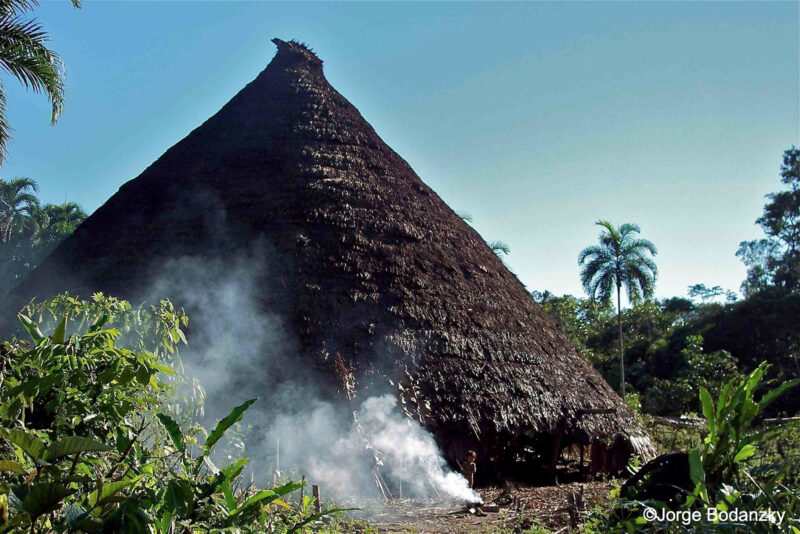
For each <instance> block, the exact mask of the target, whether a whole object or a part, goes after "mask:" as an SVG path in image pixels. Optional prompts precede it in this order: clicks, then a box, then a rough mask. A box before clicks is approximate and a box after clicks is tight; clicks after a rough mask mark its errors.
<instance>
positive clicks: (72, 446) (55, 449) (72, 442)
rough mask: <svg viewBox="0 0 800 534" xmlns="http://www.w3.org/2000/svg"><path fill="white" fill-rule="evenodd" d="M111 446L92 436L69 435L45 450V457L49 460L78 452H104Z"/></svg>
mask: <svg viewBox="0 0 800 534" xmlns="http://www.w3.org/2000/svg"><path fill="white" fill-rule="evenodd" d="M110 450H111V447H109V446H108V445H106V444H105V443H101V442H99V441H97V440H94V439H91V438H84V437H81V436H67V437H65V438H61V439H60V440H58V441H56V442H55V443H53V444H52V445H50V446H49V447H47V449H46V450H45V451H44V456H43V459H44V460H45V461H48V462H52V461H53V460H57V459H58V458H61V457H62V456H68V455H70V454H77V453H79V452H104V451H110Z"/></svg>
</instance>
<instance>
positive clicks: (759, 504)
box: [585, 363, 800, 532]
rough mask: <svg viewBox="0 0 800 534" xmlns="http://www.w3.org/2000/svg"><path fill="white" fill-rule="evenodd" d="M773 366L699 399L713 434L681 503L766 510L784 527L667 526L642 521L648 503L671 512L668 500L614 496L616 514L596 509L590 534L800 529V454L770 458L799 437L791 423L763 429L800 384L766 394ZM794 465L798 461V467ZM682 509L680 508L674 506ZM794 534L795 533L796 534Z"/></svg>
mask: <svg viewBox="0 0 800 534" xmlns="http://www.w3.org/2000/svg"><path fill="white" fill-rule="evenodd" d="M766 373H767V365H766V364H765V363H762V364H761V365H759V366H758V367H757V368H756V369H755V370H753V371H752V372H751V373H750V374H749V375H747V376H745V377H742V378H738V377H736V378H732V379H730V380H729V381H727V382H726V383H725V385H724V386H723V387H722V388H721V391H720V393H719V395H718V396H717V397H716V399H715V398H714V396H713V395H712V394H711V393H710V392H709V391H708V390H707V389H705V388H701V390H700V394H699V398H700V403H701V406H702V411H703V416H704V417H705V418H706V432H705V436H704V438H703V440H702V441H701V442H700V443H698V444H697V445H696V446H695V447H693V448H692V449H690V450H689V451H688V452H689V455H688V456H689V472H690V477H691V481H692V485H693V488H692V490H691V491H690V492H688V494H687V495H685V498H684V499H682V500H681V502H682V504H680V508H681V509H682V510H684V511H691V510H702V511H704V510H708V509H715V510H718V511H728V510H739V511H751V510H752V511H765V510H772V511H775V512H781V513H783V514H785V516H784V524H783V525H781V526H778V525H774V524H771V523H768V522H756V523H746V524H736V523H733V524H731V523H728V524H723V523H721V522H719V521H718V522H708V521H707V520H706V518H707V515H706V514H705V513H704V514H703V515H702V516H701V517H703V519H702V520H700V521H695V522H692V523H690V524H687V525H683V524H680V523H679V522H671V523H665V524H659V523H658V522H647V521H645V520H644V518H643V517H642V512H643V510H644V508H643V507H644V506H650V507H653V508H666V507H668V505H667V504H666V503H662V502H652V501H651V502H646V503H643V502H638V501H634V502H628V501H622V500H620V499H619V496H614V502H613V503H612V504H611V507H612V510H611V511H596V512H595V513H594V514H593V515H592V517H591V519H590V521H589V522H588V524H587V525H586V527H585V531H586V532H610V531H613V532H623V531H627V532H634V531H647V532H721V531H722V532H778V531H792V532H796V531H798V530H797V529H798V528H800V519H798V518H799V517H800V515H799V514H800V493H798V491H797V490H796V489H793V488H796V479H791V478H790V477H791V476H792V475H793V474H796V472H797V467H798V466H797V456H794V457H791V456H790V457H787V455H786V454H785V453H783V452H781V454H779V455H774V454H771V453H770V448H771V445H772V444H773V443H774V442H775V441H776V440H782V439H786V438H791V436H792V434H789V432H793V431H795V429H794V428H792V427H790V426H789V425H788V424H777V425H766V426H765V425H763V424H761V423H762V421H761V420H762V417H763V413H764V410H765V409H766V408H767V407H768V406H769V404H770V403H772V402H774V401H775V400H776V399H777V398H779V397H780V396H781V395H783V394H784V393H785V392H786V391H788V390H790V389H791V388H793V387H795V386H797V384H798V383H800V380H794V381H789V382H783V383H782V384H780V385H778V386H777V387H775V388H772V389H769V390H766V391H765V388H766V386H767V382H766V381H765V376H766ZM791 462H794V463H791ZM673 506H674V505H673ZM792 529H794V530H792Z"/></svg>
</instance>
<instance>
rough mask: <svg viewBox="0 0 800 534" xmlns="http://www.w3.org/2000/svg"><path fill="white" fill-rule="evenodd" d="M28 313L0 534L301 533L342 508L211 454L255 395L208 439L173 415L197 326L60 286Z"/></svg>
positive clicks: (2, 400)
mask: <svg viewBox="0 0 800 534" xmlns="http://www.w3.org/2000/svg"><path fill="white" fill-rule="evenodd" d="M20 319H21V322H22V324H23V326H24V328H25V331H26V333H27V334H29V335H30V338H31V339H30V341H26V340H16V341H10V342H4V343H3V344H2V347H1V350H0V508H2V509H1V510H0V511H1V512H2V514H0V533H1V532H21V531H24V532H31V533H36V532H98V533H102V532H132V533H139V532H141V533H164V534H166V533H173V532H209V533H210V532H224V531H231V532H234V531H235V532H240V533H246V532H266V531H273V530H275V529H278V531H281V532H293V531H299V529H301V528H303V529H311V530H317V529H318V528H319V526H320V525H321V519H322V518H323V516H324V515H326V514H328V513H333V512H335V510H329V511H326V512H324V513H323V514H313V513H311V511H310V510H308V509H306V508H303V507H302V506H297V505H295V506H293V505H292V504H290V501H288V500H287V498H288V497H289V496H290V495H291V494H292V492H294V491H296V490H297V489H299V488H300V485H299V484H296V483H292V482H290V483H287V484H284V485H282V486H279V487H276V488H272V489H257V488H254V487H250V486H246V487H245V486H243V485H242V483H241V476H242V470H243V468H244V467H245V465H246V463H247V460H246V459H241V460H237V461H234V462H233V463H231V464H230V465H227V466H225V467H223V468H222V469H218V468H217V467H216V466H215V465H214V464H213V463H212V462H211V461H210V459H209V458H208V455H209V454H210V453H211V451H212V449H213V448H214V446H215V445H216V444H218V443H219V441H220V439H221V438H222V437H223V435H224V434H225V432H226V431H228V430H230V428H231V427H232V426H233V425H235V424H236V423H237V422H238V421H240V420H241V419H242V417H243V416H244V415H245V412H246V410H247V409H248V408H249V407H250V406H251V405H252V404H253V402H255V400H254V399H253V400H250V401H247V402H245V403H243V404H242V405H240V406H238V407H236V408H234V409H233V410H232V411H231V413H230V414H229V415H228V416H227V417H225V418H223V419H222V420H221V421H219V423H218V424H217V426H216V428H215V429H214V430H213V431H212V432H211V433H210V434H209V435H208V437H207V438H206V439H205V440H204V442H202V443H201V442H200V440H198V439H196V437H195V435H194V434H193V433H190V432H184V431H183V430H182V428H181V423H179V422H178V421H179V420H181V419H185V417H180V416H182V415H184V414H181V413H178V414H177V415H178V416H179V417H178V418H177V419H176V418H175V416H174V415H176V414H175V413H174V410H170V411H171V412H173V413H166V412H165V411H164V410H165V409H167V408H168V407H169V406H170V404H169V402H170V401H172V400H174V392H173V389H174V388H173V386H174V380H175V379H176V376H177V375H176V374H175V372H174V371H173V369H172V367H170V366H171V365H175V363H176V356H175V355H176V345H177V344H178V343H181V342H182V341H183V339H184V336H183V331H182V328H183V327H185V325H186V324H187V323H186V318H185V316H184V315H183V313H182V312H181V311H177V310H175V309H174V307H173V306H172V304H171V303H169V302H167V301H162V302H161V303H160V305H159V306H158V307H151V308H150V309H134V308H132V307H131V306H130V304H129V303H127V302H125V301H120V300H117V299H113V298H109V297H105V296H102V295H99V294H98V295H95V296H94V298H93V299H92V301H91V302H84V301H81V300H78V299H75V298H72V297H69V296H65V295H62V296H60V297H58V298H56V299H53V300H50V301H47V302H44V303H41V304H38V305H31V306H29V307H28V308H27V309H26V310H24V312H23V313H21V314H20ZM43 332H49V334H45V333H43Z"/></svg>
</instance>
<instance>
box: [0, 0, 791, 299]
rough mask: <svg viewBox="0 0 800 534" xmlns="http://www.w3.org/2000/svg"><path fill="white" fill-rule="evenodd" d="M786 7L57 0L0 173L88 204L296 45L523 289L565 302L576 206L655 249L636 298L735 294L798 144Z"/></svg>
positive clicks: (45, 193) (18, 101)
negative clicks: (498, 253) (465, 220)
mask: <svg viewBox="0 0 800 534" xmlns="http://www.w3.org/2000/svg"><path fill="white" fill-rule="evenodd" d="M798 5H799V4H798V3H797V2H785V3H756V2H736V3H726V2H666V3H651V2H624V3H614V2H602V3H601V2H559V3H545V2H532V3H466V4H462V3H436V4H433V3H370V4H362V3H324V4H318V3H294V4H287V3H267V2H261V3H248V2H172V3H162V2H114V3H111V2H86V3H85V4H84V7H83V8H82V9H80V10H75V9H72V8H71V7H70V6H69V4H68V2H66V1H62V0H58V1H50V2H46V3H44V4H43V5H42V6H41V7H39V8H38V9H37V10H36V16H37V17H38V19H39V20H40V21H41V22H42V23H43V24H44V25H45V27H46V28H47V30H48V31H49V32H50V34H51V36H52V47H53V48H54V49H55V50H57V51H58V52H59V53H60V54H61V55H62V57H63V58H64V61H65V63H66V65H67V86H68V93H69V94H68V101H67V107H66V111H65V113H64V115H63V117H62V119H61V120H60V121H59V123H58V124H57V125H56V126H55V127H50V126H49V124H48V118H49V116H48V105H47V102H46V101H45V99H44V98H43V97H41V96H40V95H33V94H28V93H25V91H24V90H23V89H22V88H20V87H19V85H18V84H16V82H14V81H13V80H10V79H8V76H4V77H3V82H4V85H5V89H6V92H7V96H8V107H9V111H8V115H9V118H10V120H11V123H12V125H13V126H14V128H15V134H14V140H13V143H12V144H11V146H10V153H11V155H10V158H9V160H8V162H7V163H6V165H5V166H4V168H3V169H0V176H3V177H6V178H9V177H13V176H29V177H31V178H34V179H36V180H37V181H38V182H39V184H40V186H41V190H42V191H41V193H42V195H41V196H42V197H43V198H44V200H46V201H50V202H60V201H63V200H64V199H65V198H66V199H69V200H73V201H77V202H79V203H81V204H82V205H83V206H84V207H85V208H87V210H88V211H92V210H94V209H96V208H97V207H98V206H99V205H100V204H102V203H103V202H104V201H105V200H106V199H107V198H108V197H110V196H111V195H112V194H113V193H114V192H115V191H116V190H117V189H118V188H119V187H120V186H121V185H122V184H123V183H124V182H126V181H127V180H130V179H132V178H134V177H135V176H136V175H138V174H139V173H140V172H141V171H142V170H143V169H144V168H145V167H147V166H148V165H149V164H150V163H152V162H153V161H154V160H155V159H156V158H157V157H158V156H159V155H161V154H162V153H163V152H164V151H165V150H166V149H168V148H169V147H170V146H172V145H173V144H174V143H175V142H177V141H178V140H179V139H181V138H182V137H183V136H184V135H186V134H187V133H188V132H189V131H190V130H192V129H193V128H195V127H196V126H198V125H199V124H200V123H201V122H202V121H204V120H205V119H206V118H208V117H209V116H211V115H212V114H213V113H215V112H216V111H217V110H218V109H219V108H220V107H221V106H222V105H224V104H225V102H227V101H228V100H229V99H230V98H231V97H232V96H233V95H234V94H235V93H236V92H237V91H238V90H239V89H241V88H242V87H243V86H244V85H245V84H246V83H247V82H249V81H250V80H252V79H253V78H254V77H255V76H256V75H257V74H258V73H259V72H260V71H261V70H262V69H263V68H264V67H265V66H266V64H267V63H268V62H269V61H270V59H271V58H272V56H273V54H274V46H273V45H272V44H271V43H270V42H269V39H270V38H272V37H276V36H277V37H281V38H283V39H290V38H296V39H298V40H301V41H305V42H307V43H309V44H310V45H311V46H312V47H313V48H314V50H315V51H316V52H317V53H318V54H319V55H320V57H321V58H322V59H323V60H324V61H325V72H326V75H327V77H328V80H329V81H330V82H331V83H332V84H333V85H334V87H336V88H337V89H338V90H339V91H340V92H341V93H342V94H343V95H344V96H345V97H347V98H348V99H349V100H350V101H351V102H352V103H353V104H354V105H355V106H356V107H358V108H359V110H360V111H361V113H362V114H363V115H364V117H365V118H366V119H367V120H368V121H370V122H371V123H372V125H373V126H374V127H375V129H376V130H377V132H378V133H379V134H380V135H381V136H382V137H383V138H384V140H385V141H386V142H387V143H388V144H389V145H390V146H392V147H393V148H394V149H395V150H396V151H397V152H399V153H400V155H402V156H403V157H404V158H406V159H407V160H408V161H409V163H410V164H411V166H412V167H413V168H414V169H415V170H416V171H417V173H418V174H419V175H420V176H421V177H422V179H423V180H424V181H425V182H426V183H428V184H429V185H430V186H431V187H433V189H434V190H436V191H437V192H438V193H439V194H440V195H441V196H442V197H443V198H444V200H445V201H446V202H448V204H449V205H450V206H451V207H453V208H454V209H455V210H456V211H459V212H468V213H470V214H471V215H472V217H473V219H474V226H475V227H476V228H477V229H478V230H479V231H480V232H481V233H482V235H483V236H484V237H485V238H486V239H487V240H495V239H502V240H504V241H506V242H507V243H508V244H509V245H510V246H511V251H512V252H511V255H510V256H509V257H508V260H507V261H508V263H509V265H510V266H511V268H512V269H513V270H514V272H516V273H517V275H518V276H519V277H520V279H521V280H522V281H523V282H524V283H525V284H526V285H527V286H528V288H529V289H539V290H543V289H549V290H550V291H553V292H555V293H557V294H561V293H572V294H580V293H581V289H580V284H579V281H578V266H577V255H578V253H579V251H580V250H581V249H582V248H583V247H585V246H587V245H590V244H593V243H594V242H595V241H596V237H597V233H598V229H597V228H596V227H595V226H594V222H595V221H596V220H597V219H601V218H603V219H609V220H611V221H613V222H615V223H619V222H636V223H638V224H639V225H640V226H641V228H642V236H643V237H646V238H648V239H650V240H652V241H653V242H654V243H655V244H656V245H657V246H658V247H659V255H658V256H657V258H656V259H657V262H658V264H659V267H660V276H659V281H658V286H657V295H658V296H661V297H666V296H672V295H685V293H686V287H687V286H688V285H690V284H693V283H698V282H702V283H705V284H707V285H722V286H723V287H726V288H730V289H738V286H739V284H740V282H741V280H742V279H743V278H744V267H743V266H742V265H741V263H740V262H739V260H738V259H737V258H736V257H735V256H734V253H735V251H736V249H737V247H738V243H739V242H740V241H742V240H745V239H753V238H757V237H760V235H761V234H760V230H759V229H758V228H757V227H756V226H755V224H754V220H755V219H756V218H757V217H758V216H759V215H760V213H761V209H762V206H763V204H764V198H763V197H764V195H765V194H767V193H769V192H771V191H775V190H777V189H778V188H779V187H780V182H779V178H778V169H779V166H780V158H781V154H782V152H783V151H784V150H785V149H787V148H788V147H789V146H791V145H793V144H794V145H798V144H800V104H799V103H798V102H799V101H800V71H799V69H798V62H799V60H798V57H800V44H799V43H800V35H799V33H800V30H799V29H798V28H799V27H800V20H798V19H799V18H800V17H799V16H798Z"/></svg>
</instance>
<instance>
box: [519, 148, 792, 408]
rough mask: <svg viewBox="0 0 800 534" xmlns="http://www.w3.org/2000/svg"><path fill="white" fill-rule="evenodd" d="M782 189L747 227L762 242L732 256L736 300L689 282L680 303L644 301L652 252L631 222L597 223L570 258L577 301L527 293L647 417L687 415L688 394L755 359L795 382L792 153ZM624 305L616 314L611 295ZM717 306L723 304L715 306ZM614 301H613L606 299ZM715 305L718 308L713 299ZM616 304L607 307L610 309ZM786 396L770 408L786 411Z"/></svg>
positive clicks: (650, 283)
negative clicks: (577, 271) (742, 273)
mask: <svg viewBox="0 0 800 534" xmlns="http://www.w3.org/2000/svg"><path fill="white" fill-rule="evenodd" d="M780 177H781V182H782V183H783V184H784V185H785V186H788V187H787V188H786V189H784V190H781V191H778V192H774V193H771V194H769V195H767V203H766V204H765V206H764V212H763V214H762V216H761V217H759V218H758V219H757V221H756V223H757V224H758V225H759V226H761V228H762V229H763V230H764V233H765V237H764V238H762V239H758V240H754V241H743V242H742V243H741V244H740V246H739V250H738V252H737V253H736V255H737V256H738V257H739V258H741V259H742V261H743V262H744V263H745V265H746V266H747V276H746V279H745V280H744V281H743V282H742V285H741V288H740V289H741V292H742V295H744V298H743V299H737V296H736V294H735V293H734V292H733V291H730V290H725V289H723V288H721V287H719V286H713V287H707V286H706V285H705V284H694V285H692V286H689V287H688V288H687V297H683V296H676V297H672V298H666V299H660V300H659V299H654V298H652V297H653V294H654V290H655V283H656V277H657V274H658V269H657V266H656V264H655V261H654V256H655V255H656V253H657V249H656V247H655V245H653V243H651V242H650V241H648V240H646V239H642V238H640V237H639V233H640V229H639V227H638V226H637V225H635V224H630V223H626V224H622V225H619V226H614V225H613V224H611V223H609V222H608V221H599V222H598V223H597V224H598V225H600V226H601V228H602V232H601V234H600V236H599V242H598V244H596V245H593V246H590V247H587V248H586V249H584V250H583V251H582V252H581V253H580V255H579V258H578V262H579V264H580V265H581V282H582V284H583V287H584V290H585V291H586V295H587V296H586V298H581V297H575V296H572V295H563V296H556V295H553V294H552V293H550V292H548V291H544V292H536V291H535V292H534V293H533V295H534V298H535V299H536V300H537V301H538V302H539V303H540V304H541V305H542V306H543V308H544V309H545V311H547V312H548V313H549V314H550V315H551V317H552V318H553V319H554V320H555V321H556V322H557V323H558V324H559V325H560V326H561V327H562V328H563V330H564V331H565V332H566V334H567V336H568V337H569V338H570V340H571V341H572V343H573V344H574V345H575V346H576V348H577V349H578V350H579V351H580V352H581V353H582V354H583V355H584V356H585V357H587V358H588V359H589V360H590V361H591V362H592V363H593V364H594V365H595V366H596V367H597V369H598V370H599V371H600V372H601V373H602V374H603V375H604V377H605V378H606V380H607V381H608V382H609V383H610V384H614V385H619V390H620V393H621V395H622V396H623V397H625V391H626V389H625V388H626V386H627V387H628V388H630V391H632V393H633V397H636V399H635V400H634V402H640V403H641V406H642V408H643V409H644V410H645V411H647V412H648V413H652V414H658V415H681V414H685V413H690V412H697V411H698V410H699V408H700V407H699V405H698V401H697V392H698V390H699V388H700V387H705V388H706V389H708V390H709V391H711V392H712V393H716V392H718V391H719V390H720V388H721V387H722V385H723V384H724V383H726V381H727V380H728V379H729V378H730V377H731V376H734V375H735V374H737V373H746V372H751V371H752V370H753V369H755V368H756V367H757V366H758V365H759V364H760V363H761V362H762V361H766V362H769V363H771V364H773V366H772V368H771V375H770V377H771V378H775V379H779V380H789V379H792V378H796V377H797V376H800V331H799V330H798V328H797V326H798V325H800V149H798V148H796V147H792V148H790V149H788V150H786V151H785V152H784V154H783V161H782V165H781V167H780ZM623 290H624V291H625V292H626V293H627V297H628V302H629V303H630V307H629V308H628V309H623V308H622V302H621V293H622V291H623ZM722 299H724V300H722ZM614 300H616V302H613V301H614ZM721 300H722V301H721ZM614 304H616V307H615V306H614ZM798 401H800V398H798V394H797V393H796V391H795V392H792V393H790V394H788V395H786V396H785V397H784V400H783V402H781V403H777V404H776V405H775V406H774V407H772V409H773V410H775V411H788V412H791V413H795V412H796V411H797V408H796V406H798V405H800V404H798Z"/></svg>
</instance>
